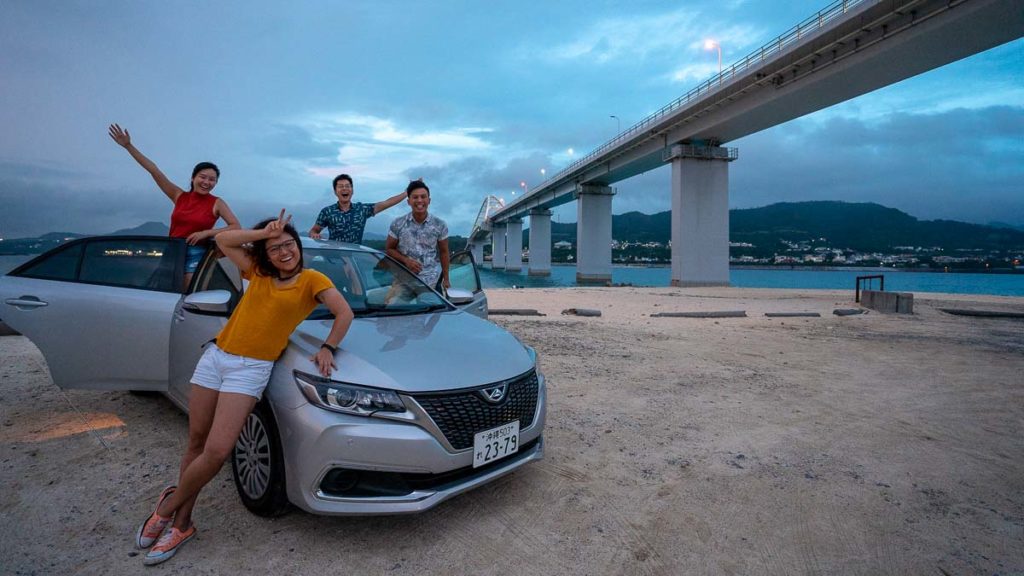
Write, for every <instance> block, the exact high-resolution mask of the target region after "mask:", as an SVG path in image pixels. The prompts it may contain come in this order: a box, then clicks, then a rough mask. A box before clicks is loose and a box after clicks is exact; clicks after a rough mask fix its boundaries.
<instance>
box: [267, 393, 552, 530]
mask: <svg viewBox="0 0 1024 576" xmlns="http://www.w3.org/2000/svg"><path fill="white" fill-rule="evenodd" d="M538 376H539V387H538V396H537V408H536V413H535V415H534V419H533V422H532V423H531V424H530V426H529V427H528V428H525V429H522V430H520V437H519V441H520V446H521V448H520V450H519V451H518V452H516V453H514V454H511V455H509V456H506V457H505V458H503V459H501V460H497V461H495V462H492V463H490V464H487V465H485V466H481V467H479V468H476V469H474V468H473V467H472V466H473V450H472V449H471V448H470V449H465V450H458V451H455V450H453V449H452V448H451V446H450V445H448V444H447V442H446V441H444V437H443V435H442V434H440V432H439V431H438V430H437V429H436V427H434V426H433V425H432V422H431V421H430V420H429V417H427V416H426V415H425V414H423V413H416V412H417V411H413V413H412V414H407V415H404V416H403V418H404V419H397V420H393V419H385V418H377V417H373V418H366V417H360V416H349V415H346V414H339V413H335V412H329V411H327V410H323V409H321V408H318V407H316V406H313V405H310V404H305V405H302V406H299V407H297V408H295V409H292V410H289V409H284V410H279V411H275V412H276V417H277V421H278V428H279V430H280V434H281V443H282V449H283V453H284V460H285V475H286V485H287V491H288V498H289V500H290V501H291V502H292V504H294V505H296V506H298V507H299V508H302V509H303V510H305V511H307V512H311V513H314V514H327V515H376V514H408V513H416V512H422V511H424V510H427V509H429V508H432V507H434V506H436V505H437V504H439V503H441V502H443V501H444V500H447V499H448V498H451V497H453V496H456V495H458V494H461V493H463V492H466V491H468V490H472V489H473V488H476V487H478V486H481V485H484V484H486V483H488V482H491V481H493V480H495V479H497V478H499V477H501V476H504V475H505V474H508V473H510V472H513V471H514V470H516V469H518V468H519V467H521V466H524V465H526V464H527V463H529V462H533V461H535V460H540V459H542V458H543V456H544V438H543V430H544V425H545V420H546V411H547V406H546V404H547V394H546V386H545V382H544V378H543V376H542V375H538ZM407 404H408V402H407ZM424 419H426V421H425V420H424Z"/></svg>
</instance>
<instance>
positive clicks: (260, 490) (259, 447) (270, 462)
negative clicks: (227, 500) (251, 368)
mask: <svg viewBox="0 0 1024 576" xmlns="http://www.w3.org/2000/svg"><path fill="white" fill-rule="evenodd" d="M231 475H232V476H233V477H234V479H235V489H236V490H237V491H238V497H239V498H241V500H242V504H244V505H245V507H246V508H248V509H249V511H250V512H252V513H253V514H256V515H257V516H264V517H274V516H280V515H282V514H284V513H285V512H287V511H288V508H289V503H288V494H287V490H285V476H284V455H283V454H282V452H281V438H280V436H279V435H278V432H277V422H276V421H275V420H274V413H273V411H272V410H271V409H270V405H269V404H268V403H267V402H266V400H263V401H261V402H259V403H257V404H256V407H255V408H253V410H252V412H251V413H250V414H249V417H248V418H247V419H246V421H245V424H244V425H243V426H242V432H241V433H240V434H239V435H238V441H237V442H236V443H235V449H234V450H233V451H232V453H231Z"/></svg>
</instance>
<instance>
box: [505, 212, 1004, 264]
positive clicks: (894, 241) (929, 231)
mask: <svg viewBox="0 0 1024 576" xmlns="http://www.w3.org/2000/svg"><path fill="white" fill-rule="evenodd" d="M671 226H672V223H671V212H670V211H665V212H659V213H657V214H650V215H648V214H642V213H640V212H627V213H625V214H620V215H616V216H612V237H613V238H614V239H615V240H619V241H626V242H661V243H668V241H669V239H670V237H671ZM551 236H552V241H553V242H558V241H559V240H567V241H569V242H572V243H574V244H575V242H576V224H575V223H556V222H552V223H551ZM527 238H528V235H527V234H526V233H524V243H525V242H527ZM729 238H730V240H731V241H733V242H747V243H750V244H754V245H755V246H756V247H757V248H758V249H759V250H757V251H758V252H762V251H763V252H771V251H773V250H775V249H776V248H777V247H778V246H780V245H781V242H782V241H783V240H785V241H788V242H810V241H817V240H818V239H821V238H824V239H825V242H826V243H827V244H828V245H830V246H832V247H835V248H849V249H851V250H860V251H864V252H875V251H890V250H891V249H892V248H893V247H895V246H922V247H932V246H938V247H942V248H943V249H945V250H956V249H982V250H989V249H998V250H1010V249H1024V231H1020V230H1015V229H1012V228H1008V227H1001V228H997V227H993V226H983V225H980V224H968V223H965V222H955V221H952V220H918V219H917V218H914V217H913V216H910V215H909V214H907V213H905V212H901V211H900V210H897V209H895V208H887V207H885V206H881V205H879V204H874V203H852V202H835V201H821V202H780V203H778V204H771V205H769V206H764V207H761V208H747V209H742V210H740V209H736V210H730V211H729Z"/></svg>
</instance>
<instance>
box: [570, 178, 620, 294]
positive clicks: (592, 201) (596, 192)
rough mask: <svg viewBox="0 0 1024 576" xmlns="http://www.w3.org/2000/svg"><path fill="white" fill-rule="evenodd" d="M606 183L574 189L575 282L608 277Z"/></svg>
mask: <svg viewBox="0 0 1024 576" xmlns="http://www.w3.org/2000/svg"><path fill="white" fill-rule="evenodd" d="M613 194H615V192H613V191H612V189H611V188H610V187H608V186H595V185H588V184H583V185H581V186H579V187H578V188H577V190H576V198H577V202H576V282H580V283H589V282H598V283H600V282H610V281H611V279H612V195H613Z"/></svg>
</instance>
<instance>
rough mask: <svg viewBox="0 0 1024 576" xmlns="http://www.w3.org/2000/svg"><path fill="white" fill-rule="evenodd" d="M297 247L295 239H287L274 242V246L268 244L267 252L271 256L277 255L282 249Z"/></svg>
mask: <svg viewBox="0 0 1024 576" xmlns="http://www.w3.org/2000/svg"><path fill="white" fill-rule="evenodd" d="M292 248H295V240H285V241H284V242H281V243H280V244H274V245H273V246H267V254H269V255H271V256H275V255H277V253H278V252H280V251H281V250H291V249H292Z"/></svg>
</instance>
